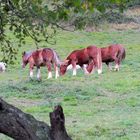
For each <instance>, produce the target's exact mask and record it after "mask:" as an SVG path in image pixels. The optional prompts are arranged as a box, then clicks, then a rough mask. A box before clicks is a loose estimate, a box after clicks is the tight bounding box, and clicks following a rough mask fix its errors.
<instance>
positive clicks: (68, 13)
mask: <svg viewBox="0 0 140 140" xmlns="http://www.w3.org/2000/svg"><path fill="white" fill-rule="evenodd" d="M127 1H128V0H51V1H50V0H0V43H1V44H0V45H1V51H2V52H3V60H4V61H6V62H13V60H14V59H16V55H15V54H16V53H17V51H18V47H20V46H21V45H22V44H25V42H26V39H25V38H26V37H31V38H32V39H33V40H34V41H35V44H36V45H38V44H39V43H40V42H41V41H45V42H46V43H55V41H54V40H52V38H53V36H54V35H55V34H56V29H57V28H61V29H63V30H64V29H67V26H71V27H73V29H80V28H83V27H84V26H85V25H86V24H87V21H88V18H89V17H90V15H91V14H92V13H93V12H94V9H97V10H98V11H100V12H102V13H103V12H105V11H106V9H108V8H112V6H113V7H114V6H115V7H117V8H119V9H120V10H121V11H122V10H123V9H124V7H125V5H126V3H127ZM9 32H12V33H13V34H14V36H15V38H17V39H18V47H15V46H12V40H11V38H10V36H9ZM7 56H8V57H7Z"/></svg>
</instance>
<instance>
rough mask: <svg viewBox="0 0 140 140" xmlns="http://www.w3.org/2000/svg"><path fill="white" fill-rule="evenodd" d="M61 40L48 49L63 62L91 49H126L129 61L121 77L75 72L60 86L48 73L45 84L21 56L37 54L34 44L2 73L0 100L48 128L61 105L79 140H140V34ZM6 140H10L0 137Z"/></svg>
mask: <svg viewBox="0 0 140 140" xmlns="http://www.w3.org/2000/svg"><path fill="white" fill-rule="evenodd" d="M56 40H57V43H56V45H52V46H51V45H50V46H47V47H51V48H54V49H55V50H56V51H57V52H58V54H59V56H60V58H61V59H64V58H65V57H66V56H67V55H68V54H69V53H70V52H71V51H72V50H74V49H78V48H84V47H86V46H88V45H91V44H94V45H97V46H98V47H103V46H107V45H108V44H112V43H120V44H124V45H125V48H126V52H127V55H126V59H125V60H124V61H123V62H122V65H121V69H120V71H119V72H114V71H112V72H110V71H108V70H107V67H106V66H105V65H103V74H101V75H97V72H95V73H94V74H91V75H84V73H83V71H82V70H78V75H77V76H75V77H72V72H71V71H69V72H67V74H66V75H65V76H63V77H60V78H59V79H57V80H56V79H54V78H53V79H51V80H47V70H46V68H42V69H41V72H42V81H41V82H38V81H37V80H36V78H34V80H32V81H31V80H29V78H28V74H29V69H28V66H27V67H26V69H25V70H22V69H21V52H22V51H23V50H31V49H33V48H35V45H34V43H33V42H32V41H31V40H30V39H28V41H27V44H26V45H25V46H24V47H22V48H20V50H19V54H18V59H17V62H16V64H15V65H11V66H8V68H7V71H6V72H5V73H0V97H2V98H3V99H5V100H6V101H7V102H8V103H11V104H13V105H14V106H16V107H18V108H20V109H21V110H23V111H24V112H26V113H30V114H32V115H33V116H34V117H35V118H36V119H38V120H42V121H44V122H46V123H48V124H49V112H50V111H52V109H53V107H54V106H55V105H56V104H61V105H62V106H63V108H64V113H65V117H66V128H67V131H68V133H69V135H70V136H71V137H72V138H73V140H140V53H139V52H140V32H137V31H122V32H94V33H88V32H84V31H83V32H80V31H77V32H65V31H63V32H62V31H59V32H58V33H57V36H56ZM15 44H16V42H15ZM44 45H45V44H44ZM35 72H36V71H35ZM0 140H10V138H8V137H6V136H4V135H2V134H0Z"/></svg>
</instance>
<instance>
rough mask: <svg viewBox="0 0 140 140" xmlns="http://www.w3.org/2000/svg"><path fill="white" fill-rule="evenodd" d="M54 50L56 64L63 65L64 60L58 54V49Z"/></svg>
mask: <svg viewBox="0 0 140 140" xmlns="http://www.w3.org/2000/svg"><path fill="white" fill-rule="evenodd" d="M52 51H53V54H54V61H55V64H56V65H57V66H59V65H61V63H62V61H61V60H60V59H59V56H58V54H57V53H56V51H54V50H52Z"/></svg>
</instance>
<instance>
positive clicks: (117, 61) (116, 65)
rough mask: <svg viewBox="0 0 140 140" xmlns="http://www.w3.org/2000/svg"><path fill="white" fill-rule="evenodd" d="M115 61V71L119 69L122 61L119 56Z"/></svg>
mask: <svg viewBox="0 0 140 140" xmlns="http://www.w3.org/2000/svg"><path fill="white" fill-rule="evenodd" d="M114 62H115V68H114V70H115V71H119V66H120V62H119V60H118V58H116V59H115V61H114Z"/></svg>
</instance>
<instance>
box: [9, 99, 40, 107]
mask: <svg viewBox="0 0 140 140" xmlns="http://www.w3.org/2000/svg"><path fill="white" fill-rule="evenodd" d="M42 102H43V101H42V100H31V99H21V98H12V99H10V100H9V101H8V103H9V104H12V105H14V106H16V107H19V106H24V107H32V106H37V105H39V104H41V103H42Z"/></svg>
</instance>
